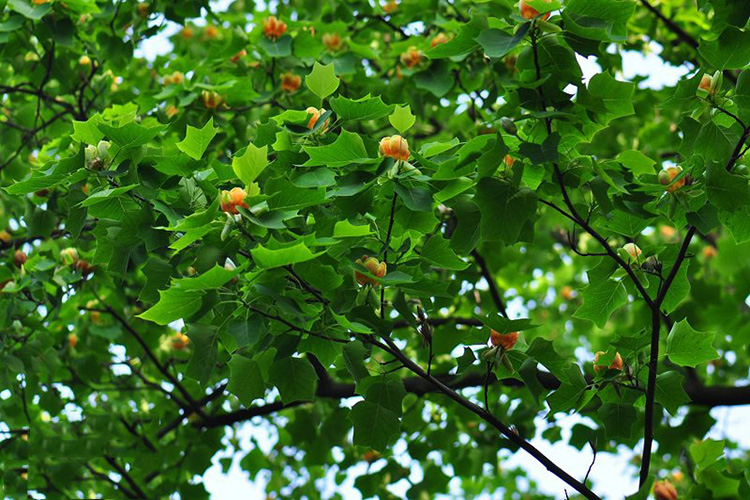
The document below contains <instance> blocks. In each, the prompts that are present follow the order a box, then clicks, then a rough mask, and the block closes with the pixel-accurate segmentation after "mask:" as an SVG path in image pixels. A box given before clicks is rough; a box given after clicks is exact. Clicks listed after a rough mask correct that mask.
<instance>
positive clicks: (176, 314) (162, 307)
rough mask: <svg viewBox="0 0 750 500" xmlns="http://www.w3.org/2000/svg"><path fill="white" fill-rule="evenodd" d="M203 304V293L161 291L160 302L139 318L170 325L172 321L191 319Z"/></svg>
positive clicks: (173, 290)
mask: <svg viewBox="0 0 750 500" xmlns="http://www.w3.org/2000/svg"><path fill="white" fill-rule="evenodd" d="M202 303H203V294H202V293H199V292H185V291H182V290H177V289H172V288H170V289H168V290H162V291H159V302H157V303H156V304H154V306H153V307H151V308H150V309H148V310H146V311H144V312H142V313H141V314H139V315H138V317H139V318H141V319H145V320H146V321H153V322H154V323H157V324H159V325H168V324H169V323H171V322H172V321H177V320H178V319H183V318H188V317H190V316H191V315H193V314H194V313H195V312H197V311H198V309H200V307H201V304H202Z"/></svg>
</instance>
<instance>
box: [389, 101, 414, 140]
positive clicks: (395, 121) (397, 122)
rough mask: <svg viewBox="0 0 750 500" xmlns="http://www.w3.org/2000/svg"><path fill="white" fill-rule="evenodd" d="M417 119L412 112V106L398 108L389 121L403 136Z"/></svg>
mask: <svg viewBox="0 0 750 500" xmlns="http://www.w3.org/2000/svg"><path fill="white" fill-rule="evenodd" d="M416 120H417V119H416V118H415V117H414V115H413V114H412V112H411V108H410V106H409V105H408V104H407V105H406V106H396V107H395V108H394V110H393V113H391V115H390V116H389V117H388V121H389V122H391V125H393V128H395V129H396V130H398V131H399V133H400V134H403V133H404V132H406V131H407V130H409V129H410V128H411V127H412V125H414V122H415V121H416Z"/></svg>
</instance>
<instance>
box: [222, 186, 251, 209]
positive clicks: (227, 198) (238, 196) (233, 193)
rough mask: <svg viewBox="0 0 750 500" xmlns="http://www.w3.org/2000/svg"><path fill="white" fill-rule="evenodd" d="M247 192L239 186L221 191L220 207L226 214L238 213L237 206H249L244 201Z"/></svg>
mask: <svg viewBox="0 0 750 500" xmlns="http://www.w3.org/2000/svg"><path fill="white" fill-rule="evenodd" d="M246 196H247V193H246V192H245V190H244V189H242V188H241V187H233V188H232V189H231V190H230V191H226V190H224V191H222V192H221V209H222V210H223V211H225V212H226V213H228V214H236V213H239V210H237V207H242V208H250V207H249V206H248V204H247V203H245V197H246Z"/></svg>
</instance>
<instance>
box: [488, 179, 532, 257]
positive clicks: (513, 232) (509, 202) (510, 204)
mask: <svg viewBox="0 0 750 500" xmlns="http://www.w3.org/2000/svg"><path fill="white" fill-rule="evenodd" d="M474 201H475V203H476V204H477V206H478V207H479V210H480V211H481V212H482V221H481V234H482V238H483V239H484V240H501V241H503V242H505V243H506V244H508V245H512V244H513V243H516V242H517V241H518V239H519V237H520V236H521V229H523V227H524V225H525V224H526V223H527V222H528V221H529V220H530V219H531V218H532V217H533V216H534V215H535V214H536V206H537V198H536V195H535V194H534V192H533V191H531V190H530V189H528V188H523V187H522V188H516V187H514V186H513V185H511V184H509V183H507V182H503V181H500V180H497V179H492V178H484V179H482V180H480V181H479V183H478V184H477V194H476V197H475V199H474Z"/></svg>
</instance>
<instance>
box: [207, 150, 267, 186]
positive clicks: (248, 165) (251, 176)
mask: <svg viewBox="0 0 750 500" xmlns="http://www.w3.org/2000/svg"><path fill="white" fill-rule="evenodd" d="M209 142H210V141H209ZM267 165H268V146H263V147H261V148H259V147H256V146H255V144H253V143H250V144H248V145H247V149H245V154H243V155H242V156H235V157H234V158H232V170H234V173H235V174H237V177H238V178H239V179H240V180H241V181H242V182H244V183H245V185H246V186H249V185H250V184H252V183H253V182H254V181H255V179H257V178H258V176H259V175H260V174H261V172H263V170H264V169H265V168H266V166H267Z"/></svg>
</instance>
